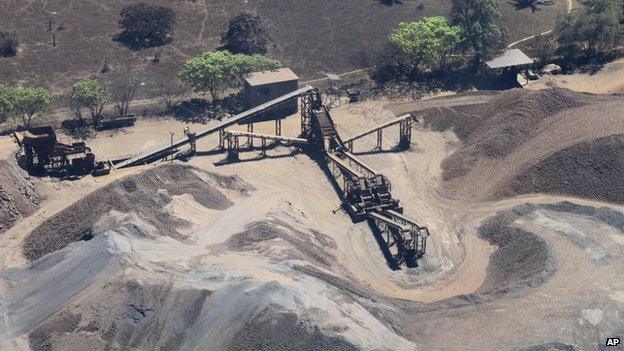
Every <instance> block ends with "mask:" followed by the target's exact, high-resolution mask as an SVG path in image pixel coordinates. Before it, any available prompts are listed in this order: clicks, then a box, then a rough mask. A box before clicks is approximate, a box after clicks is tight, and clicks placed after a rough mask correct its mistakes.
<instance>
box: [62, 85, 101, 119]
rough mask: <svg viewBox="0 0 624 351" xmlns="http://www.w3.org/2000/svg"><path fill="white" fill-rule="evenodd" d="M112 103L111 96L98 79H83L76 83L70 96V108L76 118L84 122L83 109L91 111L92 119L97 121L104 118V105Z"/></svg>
mask: <svg viewBox="0 0 624 351" xmlns="http://www.w3.org/2000/svg"><path fill="white" fill-rule="evenodd" d="M109 101H110V94H109V93H108V91H106V89H105V88H104V86H103V85H102V83H100V81H99V80H97V79H88V78H87V79H83V80H81V81H78V82H76V83H75V84H74V85H73V87H72V92H71V95H70V108H71V109H72V110H73V111H74V114H75V115H76V118H78V119H79V120H80V121H84V117H83V116H82V109H83V108H86V109H87V110H89V113H90V115H91V118H92V119H93V120H94V121H97V120H98V119H99V118H100V117H101V116H102V110H103V109H104V105H106V103H107V102H109Z"/></svg>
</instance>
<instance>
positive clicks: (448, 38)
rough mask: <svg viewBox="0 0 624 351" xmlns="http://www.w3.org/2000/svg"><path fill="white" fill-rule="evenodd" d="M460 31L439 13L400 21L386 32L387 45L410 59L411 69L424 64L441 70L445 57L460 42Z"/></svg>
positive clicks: (446, 57)
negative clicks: (413, 19)
mask: <svg viewBox="0 0 624 351" xmlns="http://www.w3.org/2000/svg"><path fill="white" fill-rule="evenodd" d="M461 34H462V30H461V28H460V27H459V26H451V25H450V24H449V22H448V21H447V20H446V18H444V17H442V16H435V17H425V18H423V19H422V20H420V21H415V22H402V23H400V24H399V26H398V27H397V28H395V29H394V30H393V31H392V33H391V34H390V38H389V40H390V44H391V45H393V46H394V47H395V48H396V49H398V50H399V52H400V53H401V54H402V55H403V56H404V57H405V59H406V60H408V61H409V62H410V64H411V65H412V68H413V69H418V67H419V66H425V67H426V68H429V69H434V67H435V66H436V65H437V67H438V68H440V69H444V68H445V67H446V63H447V60H448V57H449V56H450V55H451V54H452V53H454V52H455V51H456V50H457V49H458V47H459V44H460V43H461Z"/></svg>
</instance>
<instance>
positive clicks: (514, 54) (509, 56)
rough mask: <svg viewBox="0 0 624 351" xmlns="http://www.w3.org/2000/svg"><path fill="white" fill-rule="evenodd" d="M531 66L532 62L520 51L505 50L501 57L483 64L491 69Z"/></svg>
mask: <svg viewBox="0 0 624 351" xmlns="http://www.w3.org/2000/svg"><path fill="white" fill-rule="evenodd" d="M532 64H533V60H532V59H531V58H530V57H528V56H527V55H526V54H525V53H524V52H522V50H520V49H510V50H505V52H503V53H502V55H499V56H497V57H494V58H493V59H491V60H489V61H486V62H485V65H486V66H487V67H488V68H491V69H500V68H510V67H522V66H527V65H532Z"/></svg>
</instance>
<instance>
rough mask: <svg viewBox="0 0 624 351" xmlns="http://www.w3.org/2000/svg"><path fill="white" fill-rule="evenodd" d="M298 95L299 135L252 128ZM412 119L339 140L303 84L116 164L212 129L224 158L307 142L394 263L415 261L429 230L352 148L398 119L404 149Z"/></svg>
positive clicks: (147, 158)
mask: <svg viewBox="0 0 624 351" xmlns="http://www.w3.org/2000/svg"><path fill="white" fill-rule="evenodd" d="M297 98H298V99H299V100H300V103H301V106H300V113H301V134H300V136H299V137H297V138H294V137H285V136H282V135H281V119H276V122H275V135H267V134H259V133H254V131H253V119H252V118H251V117H253V116H255V115H257V114H259V113H262V112H264V111H266V110H268V109H270V108H272V107H274V106H276V105H278V104H281V103H284V102H286V101H290V100H292V99H297ZM414 120H415V119H414V118H413V117H412V116H410V115H404V116H401V117H398V118H397V119H395V120H392V121H390V122H388V123H385V124H383V125H380V126H377V127H375V128H372V129H370V130H367V131H365V132H363V133H360V134H358V135H356V136H354V137H351V138H349V139H346V140H343V139H342V138H341V137H340V135H339V134H338V131H337V130H336V127H335V124H334V121H333V120H332V117H331V114H330V109H329V108H328V107H327V106H326V105H325V104H324V103H323V98H322V94H321V93H320V91H319V90H318V89H315V88H313V87H310V86H307V87H304V88H301V89H298V90H296V91H293V92H291V93H289V94H286V95H284V96H281V97H278V98H276V99H274V100H271V101H268V102H266V103H264V104H262V105H259V106H257V107H254V108H252V109H250V110H247V111H244V112H242V113H239V114H237V115H235V116H233V117H231V118H228V119H226V120H223V121H220V122H219V123H218V124H216V125H214V126H212V127H209V128H207V129H205V130H203V131H200V132H197V133H193V134H192V135H191V134H188V135H187V137H186V138H184V139H182V140H179V141H177V142H173V141H172V143H171V145H168V146H165V147H162V148H160V149H157V150H155V151H153V152H151V153H148V154H144V155H139V156H136V157H133V158H131V159H128V160H126V161H124V162H121V163H119V164H117V165H116V167H117V168H123V167H129V166H134V165H140V164H145V163H148V162H151V161H155V160H157V159H159V158H163V157H164V156H166V155H169V154H172V153H177V152H179V149H178V148H179V147H180V146H182V145H185V144H190V145H191V146H192V149H193V150H194V145H195V142H196V140H197V139H200V138H203V137H205V136H207V135H211V134H213V133H219V146H220V149H221V150H223V151H227V155H228V159H229V160H238V156H239V151H240V150H241V149H242V148H243V147H247V148H248V149H253V148H254V145H253V142H254V140H258V139H259V140H260V141H261V150H262V156H264V155H266V154H265V152H266V151H265V149H266V147H267V141H271V142H276V143H285V144H288V145H296V146H302V145H307V147H308V149H309V150H317V151H319V152H321V154H322V155H323V156H324V157H325V160H326V162H327V164H328V168H329V174H330V175H331V176H332V177H333V179H332V181H334V182H335V183H336V184H338V188H339V196H340V197H341V200H342V205H343V208H345V210H346V211H347V213H348V214H349V215H350V216H351V218H352V219H353V220H354V221H355V222H359V221H364V220H368V222H369V224H370V225H371V226H374V227H376V228H377V231H378V234H379V237H381V238H382V240H383V241H384V242H385V243H386V247H387V250H388V251H389V252H390V253H391V256H392V259H393V260H394V262H395V264H397V265H400V264H402V263H404V262H415V261H416V259H417V258H419V257H421V256H422V255H424V254H425V249H426V240H427V237H428V236H429V230H428V229H427V227H424V226H421V225H418V224H417V223H416V222H415V221H413V220H411V219H409V218H407V217H406V216H405V215H403V208H402V207H401V205H400V202H399V200H397V199H395V198H393V197H392V194H391V189H392V186H391V184H390V181H389V179H388V178H387V177H385V176H384V175H383V174H381V173H379V172H377V171H376V170H373V169H372V168H371V167H370V166H368V165H366V164H365V163H363V162H362V161H360V160H358V159H357V158H356V157H355V156H354V155H353V154H352V153H351V150H352V149H353V142H354V141H355V140H358V139H360V138H362V137H364V136H366V135H369V134H372V133H376V134H377V140H378V141H377V146H378V148H379V149H381V141H382V130H384V129H385V128H388V127H390V126H394V125H397V124H398V125H399V127H400V128H399V129H400V133H399V147H400V148H401V149H407V148H409V146H410V144H411V137H412V135H411V128H412V124H413V122H414ZM234 124H247V132H234V131H228V130H226V128H228V127H229V126H232V125H234ZM241 139H242V140H241Z"/></svg>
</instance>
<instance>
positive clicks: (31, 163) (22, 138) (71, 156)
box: [14, 126, 96, 176]
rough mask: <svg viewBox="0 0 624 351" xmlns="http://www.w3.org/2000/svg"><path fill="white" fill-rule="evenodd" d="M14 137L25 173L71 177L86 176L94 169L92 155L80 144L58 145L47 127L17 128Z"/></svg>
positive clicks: (52, 130) (54, 135)
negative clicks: (24, 165)
mask: <svg viewBox="0 0 624 351" xmlns="http://www.w3.org/2000/svg"><path fill="white" fill-rule="evenodd" d="M14 137H15V139H16V140H17V143H18V145H19V146H20V147H21V148H22V152H23V154H24V156H25V162H26V168H27V169H28V170H31V171H37V172H46V173H49V174H53V175H59V176H71V175H85V174H89V173H91V172H92V171H93V170H94V169H95V168H96V162H95V155H93V153H92V152H91V149H89V147H87V146H86V144H85V143H84V142H77V143H71V144H65V143H61V142H59V141H58V140H57V137H56V133H54V129H53V128H52V127H50V126H46V127H35V128H24V127H18V128H17V131H16V132H15V133H14Z"/></svg>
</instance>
